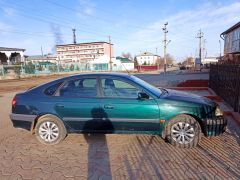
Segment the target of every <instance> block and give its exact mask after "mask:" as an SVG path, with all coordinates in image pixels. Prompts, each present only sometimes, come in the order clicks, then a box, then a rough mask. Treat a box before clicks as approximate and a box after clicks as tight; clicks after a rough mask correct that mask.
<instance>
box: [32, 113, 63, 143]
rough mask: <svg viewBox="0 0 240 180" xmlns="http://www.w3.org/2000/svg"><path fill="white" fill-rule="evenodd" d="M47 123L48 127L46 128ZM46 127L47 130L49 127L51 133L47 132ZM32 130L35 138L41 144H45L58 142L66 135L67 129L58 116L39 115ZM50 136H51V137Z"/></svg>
mask: <svg viewBox="0 0 240 180" xmlns="http://www.w3.org/2000/svg"><path fill="white" fill-rule="evenodd" d="M48 125H49V128H47V127H48ZM56 127H57V128H56ZM47 129H48V130H49V129H51V131H50V130H49V131H50V132H53V133H52V134H51V135H49V134H48V133H47ZM34 130H35V134H36V138H37V140H38V141H39V142H41V143H42V144H46V145H55V144H58V143H60V142H61V141H62V140H63V139H64V138H65V137H66V135H67V131H66V128H65V126H64V124H63V122H62V121H61V120H60V119H59V118H58V117H56V116H53V115H44V116H42V117H40V118H39V119H38V121H37V124H36V127H35V129H34ZM45 130H46V131H45ZM41 132H42V133H41ZM45 132H46V133H45ZM56 134H58V135H56ZM50 137H52V139H51V138H50ZM49 138H50V140H49Z"/></svg>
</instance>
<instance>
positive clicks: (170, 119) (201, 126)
mask: <svg viewBox="0 0 240 180" xmlns="http://www.w3.org/2000/svg"><path fill="white" fill-rule="evenodd" d="M181 115H188V116H191V117H192V118H194V119H195V120H196V121H197V122H198V123H199V125H200V128H201V132H202V133H204V123H203V121H202V120H201V118H199V117H198V116H196V115H194V114H191V113H181V114H177V115H175V116H172V117H170V118H169V120H168V121H167V123H166V124H165V127H164V131H163V132H162V137H163V138H165V136H166V128H167V126H168V124H169V123H170V122H171V121H172V120H173V119H174V118H175V117H178V116H181Z"/></svg>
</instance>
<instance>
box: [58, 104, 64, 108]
mask: <svg viewBox="0 0 240 180" xmlns="http://www.w3.org/2000/svg"><path fill="white" fill-rule="evenodd" d="M56 107H58V108H64V105H63V104H56Z"/></svg>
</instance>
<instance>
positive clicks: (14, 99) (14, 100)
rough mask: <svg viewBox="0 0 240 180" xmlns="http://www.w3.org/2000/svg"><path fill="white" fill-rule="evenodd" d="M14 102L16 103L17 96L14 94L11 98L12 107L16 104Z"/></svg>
mask: <svg viewBox="0 0 240 180" xmlns="http://www.w3.org/2000/svg"><path fill="white" fill-rule="evenodd" d="M16 104H17V98H16V96H14V98H13V100H12V106H13V107H14V106H16Z"/></svg>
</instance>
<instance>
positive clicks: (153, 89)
mask: <svg viewBox="0 0 240 180" xmlns="http://www.w3.org/2000/svg"><path fill="white" fill-rule="evenodd" d="M131 78H132V79H133V80H134V81H135V82H136V83H138V84H140V85H141V86H143V87H145V88H146V89H148V90H149V91H151V92H152V93H153V94H154V95H156V96H157V97H160V96H161V94H162V91H161V90H160V89H158V88H157V87H155V86H153V85H151V84H149V83H147V82H146V81H144V80H142V79H140V78H138V77H136V76H131Z"/></svg>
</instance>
